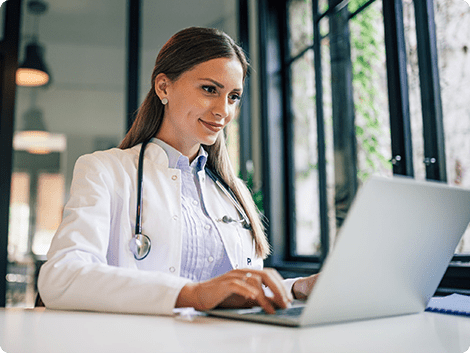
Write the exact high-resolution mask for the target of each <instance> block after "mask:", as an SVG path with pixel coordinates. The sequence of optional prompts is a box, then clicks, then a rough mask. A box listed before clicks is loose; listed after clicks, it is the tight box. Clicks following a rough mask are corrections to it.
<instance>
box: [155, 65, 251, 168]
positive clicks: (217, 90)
mask: <svg viewBox="0 0 470 353" xmlns="http://www.w3.org/2000/svg"><path fill="white" fill-rule="evenodd" d="M155 91H156V93H157V95H158V96H159V98H160V99H163V98H167V99H168V103H167V104H166V105H165V112H164V116H163V122H162V126H161V128H160V131H159V132H158V133H157V136H156V137H157V138H159V139H161V140H163V141H165V142H166V143H168V144H169V145H170V146H172V147H174V148H176V149H177V150H178V151H180V152H181V153H182V154H183V155H185V156H188V157H189V159H190V160H192V159H194V157H195V156H196V155H197V153H198V151H199V147H200V145H201V144H204V145H212V144H214V143H215V141H216V139H217V136H218V135H219V134H220V133H222V130H223V128H224V127H225V126H226V125H227V124H228V123H229V122H230V121H231V120H232V119H233V118H234V116H235V114H236V111H237V106H238V103H239V100H240V98H241V95H242V91H243V68H242V65H241V63H240V61H239V60H238V59H235V58H234V59H231V58H220V59H212V60H209V61H206V62H203V63H201V64H198V65H196V66H195V67H194V68H192V69H191V70H189V71H186V72H185V73H183V74H182V75H181V76H180V77H179V78H178V79H177V80H176V81H171V80H169V79H168V77H167V76H166V75H165V74H159V75H158V76H157V77H156V80H155Z"/></svg>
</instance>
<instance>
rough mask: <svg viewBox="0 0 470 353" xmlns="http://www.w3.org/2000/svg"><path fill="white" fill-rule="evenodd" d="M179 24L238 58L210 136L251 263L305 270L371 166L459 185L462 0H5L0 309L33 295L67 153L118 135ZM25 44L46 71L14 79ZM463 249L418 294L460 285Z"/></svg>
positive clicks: (66, 176) (464, 42)
mask: <svg viewBox="0 0 470 353" xmlns="http://www.w3.org/2000/svg"><path fill="white" fill-rule="evenodd" d="M190 26H203V27H215V28H218V29H220V30H223V31H225V32H226V33H227V34H229V35H230V36H231V37H232V38H234V39H236V41H237V42H238V43H239V44H240V45H241V46H242V47H243V49H244V50H245V52H246V53H247V55H248V57H249V59H250V63H251V72H250V75H249V77H248V78H247V80H246V82H245V87H244V95H243V102H242V105H241V108H240V114H239V117H238V118H237V120H236V121H234V122H232V123H231V125H230V127H229V128H228V129H226V131H225V134H226V136H227V143H228V148H229V153H230V157H231V159H232V163H233V165H234V167H235V169H236V171H237V174H238V175H239V176H240V178H242V179H243V180H244V181H245V182H246V183H247V185H248V186H249V187H250V189H251V191H252V193H253V197H254V199H255V202H256V204H257V206H258V207H259V209H260V212H262V213H263V215H264V216H265V219H266V231H267V234H268V237H269V240H270V243H271V245H272V254H271V255H270V256H269V257H268V259H267V260H266V266H269V267H274V268H276V269H278V271H279V272H280V273H281V274H283V275H284V276H286V277H292V276H302V275H307V274H312V273H316V272H318V271H320V270H321V266H322V264H323V262H324V261H325V259H326V257H327V256H328V253H329V251H330V250H331V249H332V248H333V247H334V244H335V239H336V235H337V233H338V230H339V229H340V228H341V224H342V223H343V221H344V219H345V217H346V216H347V212H348V209H349V207H350V205H351V202H352V201H353V199H354V195H355V194H356V193H357V191H358V190H359V189H360V188H361V185H362V184H363V183H364V182H366V181H367V180H368V178H370V177H371V176H373V175H379V176H385V177H393V176H394V175H404V176H409V177H413V178H415V179H419V180H433V181H441V182H446V183H448V184H451V185H456V186H459V187H464V188H470V153H469V151H470V104H469V102H468V97H470V85H468V82H470V53H469V51H468V48H469V46H470V6H469V5H468V4H467V2H466V1H464V0H420V1H417V0H416V1H412V0H388V1H387V0H383V1H382V0H279V1H268V0H197V1H194V0H173V1H171V2H170V1H163V0H158V1H155V0H97V1H90V0H87V1H72V0H44V1H30V0H8V1H7V2H6V3H4V4H3V5H2V6H1V8H0V39H1V51H0V62H1V65H0V70H1V71H0V75H1V84H0V94H1V104H0V117H1V125H0V145H1V151H2V152H1V157H0V159H1V161H0V162H1V163H0V165H1V169H2V175H1V179H0V184H1V185H0V190H1V193H0V194H1V203H0V215H1V219H0V307H32V306H34V301H35V298H36V294H37V289H36V277H37V273H38V269H39V267H40V266H41V264H42V263H43V262H44V261H45V260H46V253H47V250H48V247H49V244H50V241H51V239H52V237H53V235H54V232H55V230H56V229H57V227H58V225H59V223H60V219H61V212H62V208H63V206H64V204H65V202H66V200H67V198H68V192H69V188H70V183H71V179H72V173H73V166H74V163H75V161H76V159H77V158H78V157H79V156H81V155H83V154H86V153H92V152H94V151H97V150H103V149H108V148H113V147H116V146H118V145H119V143H120V141H121V140H122V138H123V137H124V135H125V133H126V131H127V129H128V128H129V126H130V124H131V123H132V121H133V117H134V114H135V111H136V110H137V109H138V106H139V104H140V102H141V101H142V100H143V98H144V97H145V95H146V94H147V92H148V90H149V89H150V75H151V72H152V69H153V65H154V61H155V58H156V55H157V53H158V51H159V49H160V48H161V47H162V46H163V44H164V43H165V42H166V41H167V40H168V39H169V38H170V37H171V35H172V34H174V33H176V32H177V31H178V30H180V29H183V28H185V27H190ZM32 47H34V48H35V50H37V52H36V54H37V55H39V56H40V59H41V61H42V65H43V67H44V69H45V70H46V71H47V74H48V82H47V83H45V84H44V85H41V86H28V85H23V84H21V83H18V82H17V76H16V75H17V74H16V71H17V69H18V68H21V67H22V65H23V66H24V64H25V62H27V58H28V55H32V54H31V52H30V53H29V54H28V48H30V49H29V50H32V49H31V48H32ZM31 131H33V132H34V133H31ZM28 132H29V135H28ZM378 197H380V196H379V195H378ZM443 236H444V235H443ZM364 246H366V247H367V244H364ZM469 263H470V230H467V232H466V233H465V234H464V236H463V237H462V240H461V242H460V243H459V245H458V247H457V249H456V252H455V256H454V258H453V261H452V262H451V264H450V265H449V268H448V270H447V272H446V274H445V276H444V278H443V280H442V282H441V284H440V286H439V288H438V291H437V292H436V294H437V295H444V294H447V293H454V292H457V293H461V294H470V271H469V270H470V267H469ZM371 285H373V284H371Z"/></svg>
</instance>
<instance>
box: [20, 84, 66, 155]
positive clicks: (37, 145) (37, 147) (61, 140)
mask: <svg viewBox="0 0 470 353" xmlns="http://www.w3.org/2000/svg"><path fill="white" fill-rule="evenodd" d="M36 100H37V89H35V88H31V106H30V108H29V109H28V110H27V111H26V113H24V115H23V128H22V129H21V130H20V131H18V132H15V135H14V137H13V148H14V149H15V150H16V151H27V152H29V153H32V154H48V153H51V152H63V151H65V149H66V148H67V140H66V137H65V135H64V134H54V133H51V132H49V131H48V130H47V128H46V124H45V122H44V118H43V114H42V110H41V109H39V108H38V107H37V105H36Z"/></svg>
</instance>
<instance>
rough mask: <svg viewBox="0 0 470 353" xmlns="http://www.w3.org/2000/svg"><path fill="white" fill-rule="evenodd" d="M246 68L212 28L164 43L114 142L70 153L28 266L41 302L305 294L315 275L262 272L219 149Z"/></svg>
mask: <svg viewBox="0 0 470 353" xmlns="http://www.w3.org/2000/svg"><path fill="white" fill-rule="evenodd" d="M247 70H248V63H247V60H246V58H245V56H244V54H243V52H242V50H241V49H240V48H239V47H238V46H237V45H236V44H235V43H234V42H233V40H232V39H231V38H230V37H228V36H227V35H226V34H224V33H222V32H219V31H217V30H214V29H205V28H188V29H185V30H182V31H180V32H178V33H177V34H175V35H174V36H173V37H172V38H171V39H170V40H169V41H168V42H167V43H166V44H165V45H164V47H163V48H162V50H161V51H160V53H159V55H158V57H157V60H156V63H155V68H154V70H153V74H152V85H151V89H150V91H149V93H148V94H147V97H146V98H145V100H144V102H143V104H142V105H141V107H140V109H139V111H138V114H137V117H136V120H135V122H134V124H133V126H132V128H131V129H130V131H129V132H128V134H127V135H126V137H125V138H124V140H123V141H122V143H121V145H120V148H115V149H111V150H108V151H100V152H95V153H93V154H90V155H85V156H82V157H80V158H79V159H78V160H77V162H76V165H75V169H74V176H73V181H72V186H71V192H70V200H69V201H68V202H67V205H66V206H65V209H64V218H63V221H62V224H61V226H60V227H59V229H58V231H57V233H56V235H55V237H54V239H53V241H52V244H51V248H50V250H49V253H48V261H47V262H46V263H45V264H44V265H43V266H42V268H41V271H40V274H39V279H38V287H39V292H40V294H41V297H42V299H43V301H44V303H45V304H46V306H47V307H50V308H57V309H77V310H97V311H110V312H127V313H154V314H171V313H172V311H173V309H174V308H175V307H188V306H189V307H194V308H196V309H198V310H207V309H210V308H214V307H216V306H230V307H238V306H249V305H260V306H261V307H263V308H264V310H265V311H266V312H268V313H273V312H274V310H275V308H276V307H280V308H285V307H286V306H287V305H288V304H289V302H290V301H291V300H292V296H293V295H294V297H298V298H305V297H306V296H307V295H308V293H309V291H310V290H311V288H312V286H313V284H314V282H315V278H316V277H315V276H312V277H308V278H301V279H297V280H284V281H283V280H282V278H281V276H280V275H279V274H278V273H277V272H276V271H275V270H272V269H266V270H263V259H264V258H265V257H266V256H267V255H268V253H269V246H268V243H267V240H266V237H265V235H264V231H263V226H262V223H261V220H260V218H259V216H258V213H257V212H256V208H255V205H254V203H253V200H252V199H251V196H250V194H249V192H248V190H247V188H246V187H245V186H244V184H243V183H242V182H241V181H239V180H238V179H237V178H236V176H235V175H234V172H233V170H232V168H231V165H230V162H229V158H228V154H227V151H226V148H225V142H224V135H223V128H224V127H225V126H226V125H227V124H228V123H229V122H230V121H231V120H232V119H233V118H234V117H235V115H236V113H237V107H238V104H239V101H240V98H241V95H242V92H243V82H244V79H245V77H246V75H247ZM147 143H148V144H147ZM143 145H145V146H146V147H142V146H143ZM144 149H145V154H142V163H143V168H142V170H143V172H142V181H143V184H142V185H143V188H142V200H143V201H142V205H141V207H140V206H139V210H140V212H141V217H142V223H141V224H142V230H143V233H145V234H146V235H147V236H148V239H149V240H148V244H147V243H145V242H146V241H147V240H146V238H145V237H144V236H141V235H140V234H139V233H141V232H140V231H139V224H137V229H136V232H134V233H133V229H134V227H136V223H138V221H137V220H136V218H135V217H136V211H135V205H136V204H137V202H138V201H139V198H138V195H137V193H138V185H140V183H138V176H137V174H138V169H139V154H140V152H141V150H144ZM213 179H214V180H213ZM228 190H230V191H228ZM135 234H137V235H135ZM142 242H144V243H143V244H142ZM263 287H267V288H269V290H264V289H263ZM267 293H269V294H267Z"/></svg>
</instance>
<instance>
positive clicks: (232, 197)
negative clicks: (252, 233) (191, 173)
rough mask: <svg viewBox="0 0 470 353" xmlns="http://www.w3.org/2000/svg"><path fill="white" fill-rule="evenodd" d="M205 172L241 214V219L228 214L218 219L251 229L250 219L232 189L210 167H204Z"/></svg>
mask: <svg viewBox="0 0 470 353" xmlns="http://www.w3.org/2000/svg"><path fill="white" fill-rule="evenodd" d="M205 170H206V174H207V175H208V176H209V177H210V178H211V179H212V180H213V181H214V183H215V184H216V185H217V186H218V187H219V188H220V190H222V192H223V193H224V194H225V196H227V197H228V198H229V200H230V201H231V202H232V204H233V205H234V206H235V208H236V209H237V211H238V213H240V216H242V219H241V220H239V221H237V220H235V219H233V218H231V217H229V216H224V217H222V219H221V220H220V221H221V222H223V223H227V224H228V223H232V222H233V223H241V224H242V226H243V228H245V229H248V230H252V227H251V223H250V219H249V218H248V216H247V215H246V213H245V210H243V207H242V205H240V203H239V202H238V201H237V198H236V196H235V194H234V193H233V191H232V190H231V189H230V187H229V186H228V185H227V184H226V183H225V182H224V181H223V179H222V178H221V177H220V176H219V175H218V174H217V173H216V172H214V171H213V170H212V169H210V168H208V167H206V168H205Z"/></svg>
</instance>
